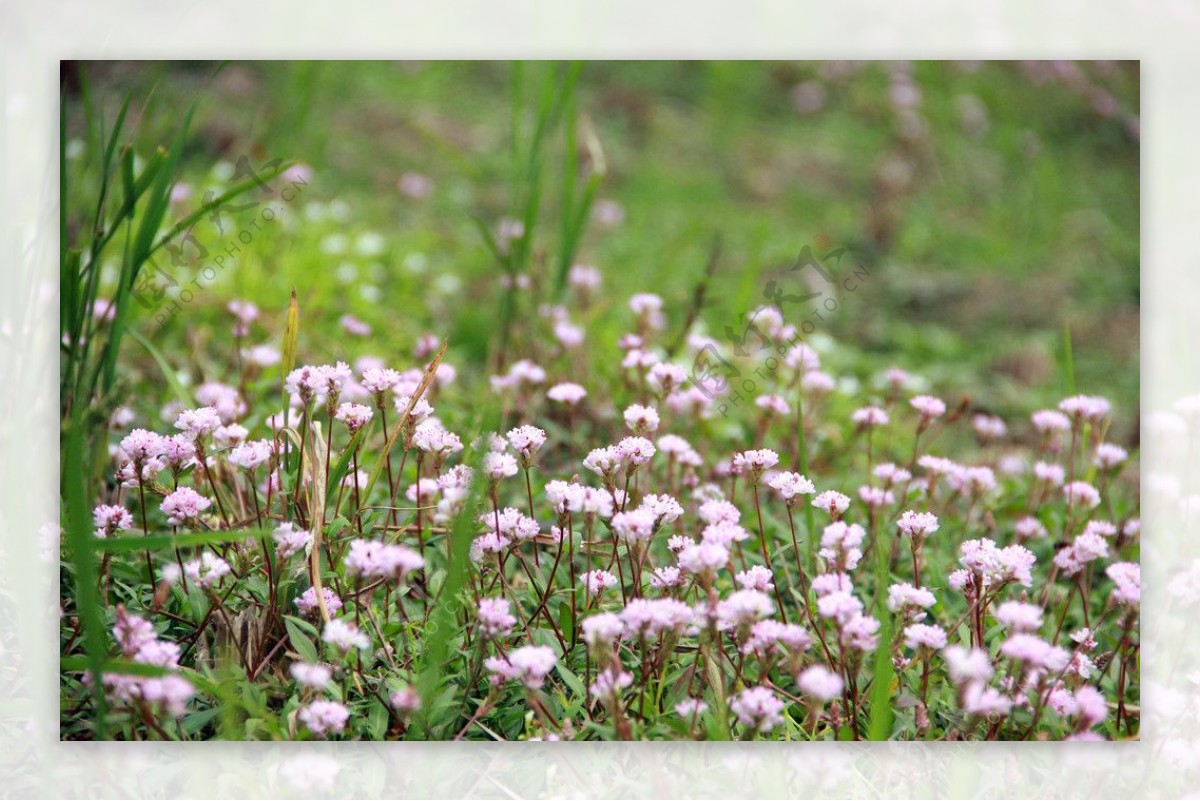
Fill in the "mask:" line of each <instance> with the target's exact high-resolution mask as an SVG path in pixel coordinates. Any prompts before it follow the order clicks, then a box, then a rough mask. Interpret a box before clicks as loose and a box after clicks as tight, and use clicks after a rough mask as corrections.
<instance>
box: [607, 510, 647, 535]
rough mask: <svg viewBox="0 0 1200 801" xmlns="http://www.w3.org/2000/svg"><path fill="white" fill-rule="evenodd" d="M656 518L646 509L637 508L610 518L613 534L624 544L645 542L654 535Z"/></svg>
mask: <svg viewBox="0 0 1200 801" xmlns="http://www.w3.org/2000/svg"><path fill="white" fill-rule="evenodd" d="M656 522H657V518H656V517H655V515H654V513H653V512H651V511H649V510H648V509H644V508H642V507H640V506H639V507H638V508H637V509H633V510H631V511H628V512H618V513H616V514H615V515H613V516H612V529H613V532H614V533H615V534H616V535H617V537H619V538H620V539H622V540H624V541H626V542H646V541H647V540H649V539H650V536H651V535H652V534H653V533H654V526H655V523H656Z"/></svg>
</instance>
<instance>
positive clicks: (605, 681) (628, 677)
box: [588, 664, 633, 701]
mask: <svg viewBox="0 0 1200 801" xmlns="http://www.w3.org/2000/svg"><path fill="white" fill-rule="evenodd" d="M631 684H633V676H632V674H630V673H627V672H626V671H624V670H621V668H620V667H619V665H616V664H614V665H610V666H609V667H608V668H606V669H605V670H602V671H600V672H599V673H597V674H596V680H595V681H594V682H592V684H591V685H590V686H589V687H588V693H589V694H590V695H591V696H592V697H593V698H595V699H596V700H598V701H611V700H613V699H615V698H616V697H617V696H618V695H620V693H621V690H623V689H625V688H626V687H628V686H630V685H631Z"/></svg>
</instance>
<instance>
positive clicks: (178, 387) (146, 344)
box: [128, 329, 192, 406]
mask: <svg viewBox="0 0 1200 801" xmlns="http://www.w3.org/2000/svg"><path fill="white" fill-rule="evenodd" d="M128 334H129V336H130V337H131V338H132V339H133V341H134V342H136V343H138V344H139V345H141V346H142V347H143V348H145V349H146V352H147V353H149V354H150V356H151V358H153V359H154V362H155V363H156V364H157V365H158V369H159V370H161V371H162V374H163V378H165V379H166V380H167V385H168V386H169V387H170V388H171V391H172V392H173V393H175V397H176V398H177V399H178V400H179V402H180V403H182V404H183V405H184V406H191V405H192V398H191V396H189V395H188V392H187V390H186V389H184V387H183V384H181V383H179V376H177V375H176V374H175V371H174V370H172V369H171V365H170V363H169V362H167V357H166V356H163V354H162V351H160V350H159V349H158V348H156V347H155V346H154V344H153V343H152V342H151V341H150V340H148V339H146V338H145V337H144V336H142V335H141V334H139V333H138V332H137V331H134V330H132V329H131V330H130V331H129V332H128Z"/></svg>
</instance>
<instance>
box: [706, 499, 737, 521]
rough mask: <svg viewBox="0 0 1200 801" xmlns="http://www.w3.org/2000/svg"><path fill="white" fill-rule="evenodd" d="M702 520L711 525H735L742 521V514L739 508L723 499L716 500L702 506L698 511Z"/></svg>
mask: <svg viewBox="0 0 1200 801" xmlns="http://www.w3.org/2000/svg"><path fill="white" fill-rule="evenodd" d="M697 512H698V514H699V515H700V519H701V520H703V521H704V522H705V523H708V524H709V525H715V524H717V523H734V524H736V523H737V522H738V520H740V519H741V517H742V513H741V512H740V511H738V508H737V507H736V506H734V505H733V504H732V503H730V502H729V501H727V500H725V499H723V498H716V499H713V500H710V501H705V502H704V503H702V504H700V508H699V509H698V510H697Z"/></svg>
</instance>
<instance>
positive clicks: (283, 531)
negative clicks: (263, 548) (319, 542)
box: [271, 523, 312, 559]
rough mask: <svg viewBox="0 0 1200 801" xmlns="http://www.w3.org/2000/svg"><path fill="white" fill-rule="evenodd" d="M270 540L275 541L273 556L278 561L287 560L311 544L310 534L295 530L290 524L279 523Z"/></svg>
mask: <svg viewBox="0 0 1200 801" xmlns="http://www.w3.org/2000/svg"><path fill="white" fill-rule="evenodd" d="M271 539H273V540H275V555H276V556H277V557H279V558H280V559H289V558H291V557H292V556H295V555H296V554H298V553H300V552H301V551H303V550H306V549H307V548H308V546H309V544H310V543H312V534H311V533H309V532H307V531H304V530H303V529H298V528H296V526H295V525H294V524H292V523H280V524H279V525H278V526H277V527H276V529H275V533H273V534H272V535H271Z"/></svg>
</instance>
